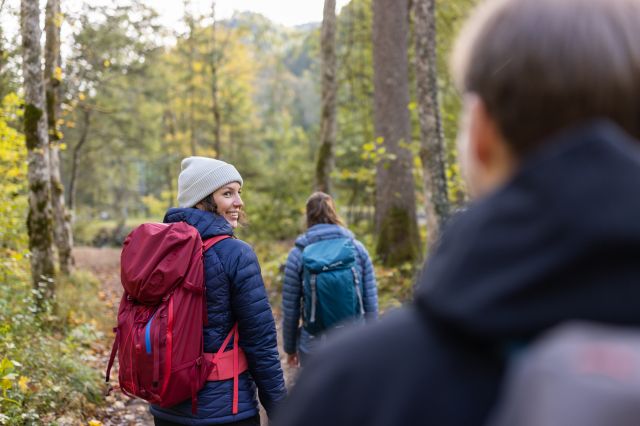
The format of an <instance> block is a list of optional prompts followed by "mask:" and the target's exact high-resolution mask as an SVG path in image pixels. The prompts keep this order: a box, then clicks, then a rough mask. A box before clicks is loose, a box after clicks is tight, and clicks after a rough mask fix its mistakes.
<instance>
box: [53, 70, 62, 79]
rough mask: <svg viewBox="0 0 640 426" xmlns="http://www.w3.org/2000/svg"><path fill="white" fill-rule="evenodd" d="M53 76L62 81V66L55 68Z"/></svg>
mask: <svg viewBox="0 0 640 426" xmlns="http://www.w3.org/2000/svg"><path fill="white" fill-rule="evenodd" d="M53 78H54V79H56V80H58V81H62V68H60V67H56V69H55V70H53Z"/></svg>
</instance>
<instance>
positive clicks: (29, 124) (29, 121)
mask: <svg viewBox="0 0 640 426" xmlns="http://www.w3.org/2000/svg"><path fill="white" fill-rule="evenodd" d="M42 114H43V112H42V110H41V109H40V108H37V107H36V106H35V105H33V104H26V105H25V108H24V136H25V140H26V143H27V149H28V150H29V151H31V150H34V149H36V148H37V147H38V145H39V140H38V120H40V118H41V117H42Z"/></svg>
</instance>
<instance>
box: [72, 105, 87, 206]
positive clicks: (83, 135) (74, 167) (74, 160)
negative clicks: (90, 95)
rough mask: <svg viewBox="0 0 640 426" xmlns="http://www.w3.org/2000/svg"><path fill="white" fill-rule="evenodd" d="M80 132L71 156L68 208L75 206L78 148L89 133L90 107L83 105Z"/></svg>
mask: <svg viewBox="0 0 640 426" xmlns="http://www.w3.org/2000/svg"><path fill="white" fill-rule="evenodd" d="M82 112H83V120H82V133H80V139H79V140H78V143H77V144H76V146H74V147H73V156H72V157H71V177H70V178H69V210H70V211H73V209H75V208H76V178H77V177H78V164H79V158H80V150H81V149H82V147H83V146H84V144H85V143H86V142H87V135H88V134H89V125H90V124H91V109H89V107H87V106H83V108H82Z"/></svg>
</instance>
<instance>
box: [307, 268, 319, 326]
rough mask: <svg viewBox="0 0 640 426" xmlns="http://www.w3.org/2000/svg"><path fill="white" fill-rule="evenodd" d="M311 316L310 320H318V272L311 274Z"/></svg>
mask: <svg viewBox="0 0 640 426" xmlns="http://www.w3.org/2000/svg"><path fill="white" fill-rule="evenodd" d="M309 280H310V281H311V318H310V319H309V322H312V323H314V322H316V302H317V298H318V296H317V294H316V274H311V278H310V279H309Z"/></svg>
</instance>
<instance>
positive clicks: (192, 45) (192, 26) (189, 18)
mask: <svg viewBox="0 0 640 426" xmlns="http://www.w3.org/2000/svg"><path fill="white" fill-rule="evenodd" d="M190 4H191V2H190V0H184V20H185V21H186V24H187V26H188V27H189V36H188V38H187V43H188V47H189V57H188V61H189V63H188V65H187V68H188V70H189V74H188V76H187V78H188V82H189V87H188V93H189V95H188V96H189V146H190V147H191V155H197V152H198V140H197V138H196V125H195V108H196V106H195V102H196V101H195V96H196V86H195V78H196V77H195V61H196V40H195V38H196V34H195V32H196V23H195V17H194V16H193V15H192V13H191V12H190V11H189V6H190Z"/></svg>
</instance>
